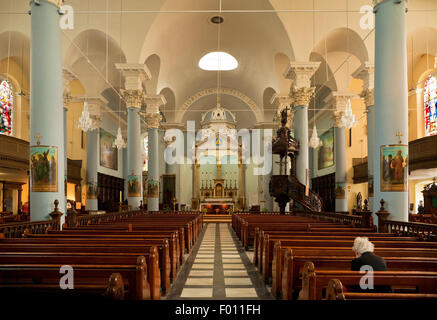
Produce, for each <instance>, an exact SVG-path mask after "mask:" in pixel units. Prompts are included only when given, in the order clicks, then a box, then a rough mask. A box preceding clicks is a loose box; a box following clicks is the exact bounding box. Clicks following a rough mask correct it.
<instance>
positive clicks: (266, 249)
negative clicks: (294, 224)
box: [258, 233, 437, 281]
mask: <svg viewBox="0 0 437 320" xmlns="http://www.w3.org/2000/svg"><path fill="white" fill-rule="evenodd" d="M358 236H360V234H358V233H357V234H355V235H347V236H344V235H341V234H338V235H332V234H331V235H330V236H313V235H311V234H310V233H308V234H307V235H305V236H294V235H287V236H279V237H277V236H275V237H273V239H270V234H265V235H264V237H263V239H264V241H260V243H262V247H261V248H260V249H259V250H258V255H259V257H258V269H259V271H261V273H262V275H263V279H264V281H267V280H268V279H269V278H270V277H271V276H272V272H271V271H272V269H271V265H272V260H273V258H274V256H275V252H274V245H275V242H276V241H281V242H282V243H283V244H284V245H285V244H286V243H290V241H294V240H299V241H300V240H307V241H310V240H320V241H327V240H332V239H335V240H342V241H350V243H351V245H350V246H351V248H352V245H353V241H354V239H355V238H356V237H358ZM368 238H369V240H370V241H372V242H377V243H379V242H380V241H384V242H385V243H387V242H399V241H400V242H403V241H408V242H414V241H418V239H417V238H414V237H386V236H382V237H381V236H379V235H376V236H369V237H368ZM419 246H422V245H421V244H419ZM436 247H437V243H436Z"/></svg>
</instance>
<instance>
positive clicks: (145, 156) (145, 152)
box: [143, 136, 149, 171]
mask: <svg viewBox="0 0 437 320" xmlns="http://www.w3.org/2000/svg"><path fill="white" fill-rule="evenodd" d="M143 147H144V148H143V159H144V161H143V171H147V166H148V163H149V136H146V137H144V141H143Z"/></svg>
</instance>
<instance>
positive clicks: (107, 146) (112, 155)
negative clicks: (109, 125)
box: [100, 128, 118, 170]
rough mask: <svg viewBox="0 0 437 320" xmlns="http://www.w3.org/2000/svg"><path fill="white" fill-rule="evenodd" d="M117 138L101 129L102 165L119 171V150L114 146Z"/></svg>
mask: <svg viewBox="0 0 437 320" xmlns="http://www.w3.org/2000/svg"><path fill="white" fill-rule="evenodd" d="M114 141H115V137H114V136H113V135H112V134H110V133H109V132H107V131H105V130H103V129H102V128H100V165H101V166H102V167H105V168H108V169H112V170H118V149H117V148H116V147H114V146H113V144H114Z"/></svg>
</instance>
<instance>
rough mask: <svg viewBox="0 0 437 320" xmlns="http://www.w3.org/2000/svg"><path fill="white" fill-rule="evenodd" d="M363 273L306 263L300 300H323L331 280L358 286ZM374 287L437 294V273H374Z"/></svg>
mask: <svg viewBox="0 0 437 320" xmlns="http://www.w3.org/2000/svg"><path fill="white" fill-rule="evenodd" d="M362 277H363V273H360V272H359V271H349V270H345V269H343V270H341V269H338V270H323V269H316V268H315V267H314V264H313V263H312V262H306V263H305V264H304V266H303V271H302V289H301V290H300V292H299V300H321V299H322V298H323V290H324V289H325V288H326V287H327V286H328V284H329V281H330V280H331V279H338V280H340V281H341V283H342V284H343V285H346V286H357V285H358V284H359V283H360V279H361V278H362ZM373 282H374V286H392V287H396V286H408V287H414V288H415V289H416V292H417V293H426V294H436V293H437V272H435V271H374V272H373Z"/></svg>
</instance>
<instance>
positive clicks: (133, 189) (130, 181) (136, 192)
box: [127, 175, 141, 197]
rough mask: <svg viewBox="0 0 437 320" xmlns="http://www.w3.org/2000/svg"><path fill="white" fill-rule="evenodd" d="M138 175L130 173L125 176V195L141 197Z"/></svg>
mask: <svg viewBox="0 0 437 320" xmlns="http://www.w3.org/2000/svg"><path fill="white" fill-rule="evenodd" d="M140 179H141V178H140V176H135V175H131V176H128V177H127V196H128V197H141V180H140Z"/></svg>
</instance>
